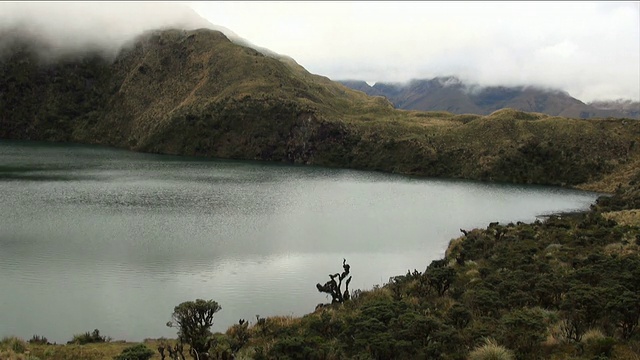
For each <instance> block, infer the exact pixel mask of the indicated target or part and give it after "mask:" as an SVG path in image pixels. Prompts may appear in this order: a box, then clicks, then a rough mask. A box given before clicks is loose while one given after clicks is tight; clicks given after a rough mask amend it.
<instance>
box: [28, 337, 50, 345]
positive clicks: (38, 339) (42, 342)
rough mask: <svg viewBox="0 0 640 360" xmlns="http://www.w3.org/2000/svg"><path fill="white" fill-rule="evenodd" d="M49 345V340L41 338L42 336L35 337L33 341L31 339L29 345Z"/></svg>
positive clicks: (32, 338)
mask: <svg viewBox="0 0 640 360" xmlns="http://www.w3.org/2000/svg"><path fill="white" fill-rule="evenodd" d="M48 343H49V340H47V338H46V337H44V336H40V335H33V336H32V337H31V339H29V344H40V345H46V344H48Z"/></svg>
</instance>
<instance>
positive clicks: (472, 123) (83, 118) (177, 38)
mask: <svg viewBox="0 0 640 360" xmlns="http://www.w3.org/2000/svg"><path fill="white" fill-rule="evenodd" d="M25 44H29V42H28V41H22V42H16V43H15V45H14V47H13V50H12V51H11V52H7V53H6V54H5V56H3V57H2V58H1V59H0V79H1V80H2V81H0V92H1V93H2V94H3V96H2V97H1V98H0V138H13V139H34V140H48V141H71V142H80V143H94V144H103V145H110V146H117V147H123V148H128V149H132V150H136V151H145V152H157V153H169V154H183V155H196V156H213V157H221V158H236V159H253V160H270V161H285V162H296V163H306V164H316V165H325V166H339V167H352V168H358V169H370V170H380V171H390V172H399V173H406V174H416V175H424V176H440V177H457V178H468V179H482V180H492V181H509V182H524V183H542V184H556V185H582V186H592V187H595V188H597V189H599V190H610V189H612V188H615V186H616V185H617V184H615V183H614V180H615V181H617V180H620V179H625V177H624V176H625V175H624V174H625V172H624V167H625V166H627V167H628V166H630V165H629V164H637V163H638V159H639V153H640V150H639V148H638V145H637V139H638V138H640V123H639V122H637V121H632V120H624V119H620V120H589V121H585V120H577V119H568V118H560V117H550V116H546V115H542V114H536V113H522V112H516V111H512V110H508V109H506V110H500V111H497V112H495V113H493V114H491V115H488V116H474V115H453V114H451V113H446V112H417V111H402V110H394V109H393V106H392V104H391V103H389V102H388V101H387V100H385V99H384V98H382V97H369V96H366V95H365V94H364V93H362V92H359V91H354V90H350V89H348V88H346V87H345V86H342V85H341V84H338V83H335V82H332V81H330V80H329V79H327V78H325V77H321V76H317V75H313V74H310V73H308V72H307V71H306V70H305V69H304V68H302V67H301V66H299V65H298V64H296V63H295V62H294V61H293V60H291V59H288V58H275V57H270V56H264V55H262V54H261V53H259V52H257V51H255V50H252V49H250V48H246V47H242V46H238V45H236V44H233V43H231V42H230V41H229V40H228V39H227V38H226V37H225V36H224V35H222V34H221V33H219V32H216V31H211V30H197V31H190V32H187V31H177V30H167V31H161V32H152V33H148V34H145V35H144V36H142V37H141V38H139V39H138V40H137V41H135V42H134V43H132V44H131V45H130V46H129V47H128V48H126V49H124V50H123V51H122V52H121V53H120V55H119V56H118V57H117V58H116V59H115V60H113V61H106V60H103V59H101V58H100V57H99V56H98V55H92V54H85V55H83V56H76V57H73V58H65V59H59V60H57V61H55V62H51V61H49V62H43V61H39V60H38V58H37V57H36V56H35V55H33V51H31V48H30V47H29V46H27V45H25ZM621 174H622V175H621Z"/></svg>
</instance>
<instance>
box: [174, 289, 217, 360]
mask: <svg viewBox="0 0 640 360" xmlns="http://www.w3.org/2000/svg"><path fill="white" fill-rule="evenodd" d="M220 310H222V307H221V306H220V305H218V303H217V302H215V301H213V300H202V299H196V301H186V302H183V303H181V304H180V305H178V306H176V307H175V308H174V309H173V315H172V319H173V322H171V321H170V322H168V323H167V326H169V327H173V326H174V322H175V325H176V326H177V327H178V339H179V340H180V342H183V343H186V344H189V345H190V346H191V350H192V351H194V352H196V353H197V354H198V356H203V354H207V353H208V352H209V349H210V348H211V346H212V345H214V344H213V342H214V338H213V337H212V335H213V334H212V333H211V327H212V326H213V316H214V314H215V313H217V312H218V311H220ZM205 356H206V355H205Z"/></svg>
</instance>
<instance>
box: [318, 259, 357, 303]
mask: <svg viewBox="0 0 640 360" xmlns="http://www.w3.org/2000/svg"><path fill="white" fill-rule="evenodd" d="M342 269H343V270H344V271H343V272H342V274H338V273H336V274H329V278H330V279H331V280H329V281H327V282H326V283H325V284H324V285H320V283H318V284H316V288H317V289H318V291H319V292H323V293H327V294H329V295H331V303H332V304H334V303H343V302H345V301H347V300H349V298H350V297H351V295H350V294H349V283H350V282H351V276H349V278H348V279H347V281H346V286H345V290H344V293H343V292H342V290H341V289H340V288H341V286H342V280H344V278H346V277H347V275H349V270H350V269H351V266H350V265H349V264H347V260H346V259H342ZM336 278H337V279H338V281H337V282H336Z"/></svg>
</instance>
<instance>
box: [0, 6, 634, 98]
mask: <svg viewBox="0 0 640 360" xmlns="http://www.w3.org/2000/svg"><path fill="white" fill-rule="evenodd" d="M192 9H193V10H195V11H193V10H192ZM196 12H197V13H196ZM198 14H199V15H201V16H202V17H203V18H204V19H203V18H201V17H200V16H198ZM205 19H206V20H205ZM25 23H26V24H29V25H30V26H31V29H32V31H34V32H37V33H38V34H39V35H40V36H41V37H42V38H43V39H45V40H46V41H47V42H48V43H50V44H53V45H54V46H55V47H56V49H57V50H59V51H75V50H77V49H81V48H84V47H87V46H94V47H100V48H104V49H109V51H112V52H113V51H115V50H114V49H116V48H118V47H119V46H120V45H121V44H122V43H123V42H125V41H127V40H130V39H131V38H133V37H134V36H136V35H138V34H139V33H141V32H143V31H145V30H151V29H155V28H160V27H181V28H185V29H193V28H198V27H209V28H217V29H222V30H224V29H223V28H221V27H224V28H226V29H227V30H225V31H226V33H227V34H231V35H233V33H235V34H238V35H239V36H241V37H242V38H245V39H247V40H248V41H250V42H251V43H254V44H256V45H259V46H262V47H265V48H268V49H271V50H273V51H275V52H278V53H280V54H284V55H289V56H291V57H293V58H294V59H295V60H296V61H297V62H298V63H300V64H301V65H303V66H304V67H306V68H307V69H308V70H309V71H311V72H313V73H317V74H321V75H325V76H328V77H330V78H332V79H336V80H339V79H361V80H365V81H369V82H376V81H406V80H409V79H411V78H430V77H435V76H448V75H456V76H458V77H460V78H461V79H463V80H466V81H469V82H475V83H478V84H482V85H497V84H503V85H538V86H545V87H555V88H561V89H564V90H567V91H568V92H569V93H570V94H571V95H573V96H575V97H577V98H579V99H581V100H583V101H590V100H593V99H616V98H631V99H634V100H639V99H640V30H639V29H640V2H507V3H504V2H432V1H427V2H420V1H411V2H378V1H371V2H364V1H355V2H348V1H339V2H335V1H333V2H324V1H315V2H312V1H298V2H289V1H287V2H266V1H253V2H244V1H243V2H231V1H213V2H211V1H209V2H193V3H179V4H178V3H170V2H163V3H158V2H140V3H128V2H119V3H105V2H91V3H88V2H87V3H82V2H68V3H60V2H42V3H6V2H2V3H0V30H3V29H7V28H9V27H11V26H14V25H17V24H25ZM212 24H215V25H212ZM228 29H230V30H231V31H229V30H228ZM0 40H1V38H0Z"/></svg>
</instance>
